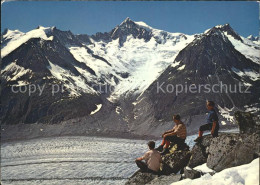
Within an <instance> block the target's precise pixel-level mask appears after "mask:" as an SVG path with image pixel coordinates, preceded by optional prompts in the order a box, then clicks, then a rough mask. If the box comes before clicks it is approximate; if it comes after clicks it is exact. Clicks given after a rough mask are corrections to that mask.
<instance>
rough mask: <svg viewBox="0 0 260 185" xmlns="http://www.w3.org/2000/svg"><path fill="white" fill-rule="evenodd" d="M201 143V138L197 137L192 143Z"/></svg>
mask: <svg viewBox="0 0 260 185" xmlns="http://www.w3.org/2000/svg"><path fill="white" fill-rule="evenodd" d="M201 141H202V137H197V139H195V140H194V142H196V143H199V142H201Z"/></svg>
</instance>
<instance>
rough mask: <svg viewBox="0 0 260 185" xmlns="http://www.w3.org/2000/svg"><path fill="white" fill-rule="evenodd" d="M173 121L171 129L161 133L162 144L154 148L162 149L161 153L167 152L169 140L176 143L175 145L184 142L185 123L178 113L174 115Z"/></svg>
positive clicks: (185, 133)
mask: <svg viewBox="0 0 260 185" xmlns="http://www.w3.org/2000/svg"><path fill="white" fill-rule="evenodd" d="M173 121H174V122H175V123H176V125H175V126H174V127H173V129H171V130H168V131H166V132H164V133H163V135H162V137H163V141H162V144H161V145H160V146H159V147H158V148H156V150H158V151H162V153H161V154H162V155H164V154H166V153H168V152H169V149H168V147H169V145H170V142H172V143H174V144H177V146H182V145H184V143H185V139H186V136H187V131H186V126H185V124H184V123H183V122H182V121H181V117H180V115H174V116H173Z"/></svg>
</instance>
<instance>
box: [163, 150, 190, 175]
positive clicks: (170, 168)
mask: <svg viewBox="0 0 260 185" xmlns="http://www.w3.org/2000/svg"><path fill="white" fill-rule="evenodd" d="M181 148H182V149H183V150H179V149H180V146H177V145H174V146H172V147H171V146H170V153H168V154H166V155H163V156H162V160H163V163H162V168H161V173H162V174H165V175H169V174H172V173H177V172H179V171H180V170H182V169H183V168H184V167H185V166H187V164H188V162H189V160H190V156H191V152H190V151H189V147H188V146H182V147H181Z"/></svg>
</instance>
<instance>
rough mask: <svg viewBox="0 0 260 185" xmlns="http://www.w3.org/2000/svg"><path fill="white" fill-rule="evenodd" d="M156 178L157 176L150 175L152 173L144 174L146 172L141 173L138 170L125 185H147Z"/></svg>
mask: <svg viewBox="0 0 260 185" xmlns="http://www.w3.org/2000/svg"><path fill="white" fill-rule="evenodd" d="M156 177H158V175H155V174H152V173H146V172H141V171H140V170H138V171H137V172H135V173H134V174H133V175H132V176H131V177H130V178H129V180H128V181H127V182H126V183H125V185H142V184H147V183H149V182H150V181H152V180H153V179H155V178H156Z"/></svg>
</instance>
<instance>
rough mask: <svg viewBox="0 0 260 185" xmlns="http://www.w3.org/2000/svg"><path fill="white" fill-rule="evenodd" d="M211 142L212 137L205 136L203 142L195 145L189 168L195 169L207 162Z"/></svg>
mask: <svg viewBox="0 0 260 185" xmlns="http://www.w3.org/2000/svg"><path fill="white" fill-rule="evenodd" d="M211 140H212V136H211V135H207V136H203V139H202V142H201V143H197V144H195V145H194V147H193V148H192V151H191V159H190V161H189V164H188V166H189V167H191V168H194V167H196V166H198V165H201V164H204V163H206V162H207V158H208V153H207V148H208V147H209V146H210V143H211Z"/></svg>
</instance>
